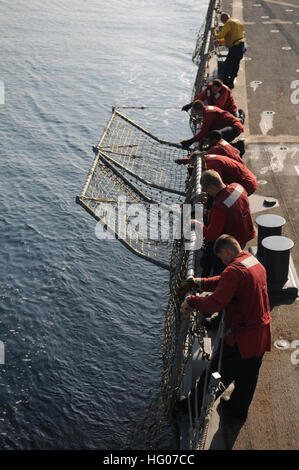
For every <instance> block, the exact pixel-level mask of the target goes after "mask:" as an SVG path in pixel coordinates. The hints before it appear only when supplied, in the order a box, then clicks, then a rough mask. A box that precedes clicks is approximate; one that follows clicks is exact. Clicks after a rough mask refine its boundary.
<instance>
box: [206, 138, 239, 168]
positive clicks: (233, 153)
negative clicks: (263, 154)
mask: <svg viewBox="0 0 299 470" xmlns="http://www.w3.org/2000/svg"><path fill="white" fill-rule="evenodd" d="M208 142H209V146H210V147H209V149H208V152H209V153H213V154H216V155H225V156H226V157H230V158H232V159H233V160H237V162H239V163H243V164H244V165H245V163H244V161H243V160H242V158H241V155H240V152H239V150H238V149H237V148H236V147H234V146H233V145H231V144H230V143H228V142H227V141H226V140H224V139H223V138H222V134H221V132H220V131H217V130H215V131H211V132H210V133H209V136H208ZM243 145H244V144H243ZM243 150H244V151H243V153H245V148H244V149H243ZM243 153H242V155H243Z"/></svg>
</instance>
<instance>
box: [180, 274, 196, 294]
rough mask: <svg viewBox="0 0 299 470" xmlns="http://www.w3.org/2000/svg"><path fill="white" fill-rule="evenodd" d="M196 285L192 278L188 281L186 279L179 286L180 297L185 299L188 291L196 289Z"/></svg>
mask: <svg viewBox="0 0 299 470" xmlns="http://www.w3.org/2000/svg"><path fill="white" fill-rule="evenodd" d="M195 287H196V284H195V282H194V280H193V278H192V279H188V280H187V281H184V282H183V283H182V285H181V287H180V288H179V291H178V295H179V298H180V299H183V298H184V297H185V295H186V294H187V292H189V291H190V290H191V289H194V288H195Z"/></svg>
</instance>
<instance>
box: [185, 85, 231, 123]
mask: <svg viewBox="0 0 299 470" xmlns="http://www.w3.org/2000/svg"><path fill="white" fill-rule="evenodd" d="M197 100H201V101H203V103H204V104H205V105H213V106H217V107H218V108H220V109H224V111H228V112H229V113H231V114H233V115H234V116H237V105H236V103H235V100H234V97H233V95H232V92H231V90H230V88H228V86H226V85H224V84H223V82H222V80H220V78H215V80H213V82H210V83H208V85H207V86H206V88H204V89H203V90H202V91H201V92H200V93H199V94H198V95H197V96H196V97H195V98H194V100H192V101H191V103H188V104H185V105H184V106H183V107H182V111H189V109H190V108H191V107H192V104H193V103H194V101H197Z"/></svg>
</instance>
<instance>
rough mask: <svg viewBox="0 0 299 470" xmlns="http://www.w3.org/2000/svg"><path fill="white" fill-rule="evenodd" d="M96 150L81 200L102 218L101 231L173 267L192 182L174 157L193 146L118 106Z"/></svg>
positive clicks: (163, 266) (168, 268)
mask: <svg viewBox="0 0 299 470" xmlns="http://www.w3.org/2000/svg"><path fill="white" fill-rule="evenodd" d="M93 150H94V152H95V159H94V162H93V165H92V167H91V170H90V172H89V176H88V179H87V181H86V184H85V186H84V189H83V191H82V193H81V195H80V196H77V199H76V201H77V203H79V204H80V205H81V206H82V207H84V209H85V210H86V211H87V212H88V213H90V214H91V215H92V216H93V217H94V218H95V219H96V220H97V221H98V222H101V223H102V225H103V227H102V230H101V232H100V234H99V236H100V235H101V236H102V237H104V231H105V230H106V231H108V232H109V233H110V234H112V235H114V236H115V238H117V239H118V240H119V241H120V242H121V243H123V244H124V245H125V246H126V247H127V248H128V249H129V250H131V251H132V252H133V253H135V254H137V255H138V256H141V257H143V258H145V259H148V260H149V261H151V262H153V263H154V264H156V265H158V266H160V267H162V268H164V269H167V270H170V259H171V252H172V247H173V243H174V241H175V240H176V239H177V238H178V237H179V238H180V230H181V228H180V226H178V224H179V223H180V216H181V210H180V207H179V205H180V204H181V203H182V202H183V201H184V200H185V194H186V184H187V182H188V178H187V177H186V171H185V169H184V168H183V167H182V166H179V165H177V164H176V163H175V159H177V158H180V157H186V156H187V155H188V151H186V150H184V149H182V147H181V146H180V145H178V144H174V143H171V142H166V141H163V140H160V139H158V138H157V137H155V136H154V135H152V134H150V133H149V132H148V131H146V130H145V129H143V128H142V127H141V126H139V125H138V124H136V123H135V122H133V121H132V120H130V119H129V118H128V117H126V116H124V115H123V114H121V113H120V112H119V111H117V110H115V109H114V110H113V113H112V116H111V119H110V120H109V122H108V124H107V126H106V128H105V130H104V133H103V136H102V138H101V139H100V141H99V143H98V145H97V146H95V147H93ZM136 218H137V219H136ZM154 222H155V223H154ZM163 224H164V225H163ZM153 226H154V229H153Z"/></svg>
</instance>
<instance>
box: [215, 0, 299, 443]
mask: <svg viewBox="0 0 299 470" xmlns="http://www.w3.org/2000/svg"><path fill="white" fill-rule="evenodd" d="M222 5H223V10H224V11H228V12H229V13H232V15H233V16H234V17H236V18H238V19H241V20H242V19H243V20H244V23H245V30H246V40H247V52H246V54H245V60H244V59H243V60H242V62H241V68H240V72H239V75H238V78H237V80H236V83H235V88H234V90H233V94H234V97H235V100H236V102H237V105H238V107H240V108H243V109H244V111H245V112H246V128H245V134H244V137H245V139H246V153H245V156H244V160H245V162H246V164H247V166H248V167H249V168H250V169H251V170H252V171H253V173H254V174H255V175H256V177H257V180H258V181H259V183H260V184H259V188H258V190H257V192H256V195H255V198H256V201H253V200H252V203H253V205H254V203H255V202H259V201H260V204H258V205H259V207H258V205H257V206H254V207H253V212H255V213H254V214H253V217H254V220H255V218H256V216H257V215H260V214H261V213H265V214H266V213H273V214H278V215H281V216H283V217H284V218H285V219H286V224H285V226H284V227H283V235H284V236H287V237H289V238H291V239H292V240H293V241H294V242H295V246H294V248H293V249H292V251H291V256H292V261H293V263H294V266H295V269H297V271H298V266H299V250H298V239H297V233H298V229H299V192H298V191H299V132H298V131H299V2H298V0H293V1H290V2H285V1H277V0H267V1H266V0H264V1H262V0H256V1H255V0H245V1H240V0H234V1H233V2H229V1H228V0H224V1H223V2H222ZM296 90H298V92H297V93H296ZM257 196H259V198H257ZM268 197H272V198H274V199H276V200H277V204H276V206H275V207H273V208H270V209H265V208H263V206H262V204H261V202H262V201H263V199H264V198H268ZM251 199H253V197H251ZM261 211H262V212H261ZM257 212H258V213H257ZM256 243H257V241H256V240H255V241H254V242H253V243H252V245H255V244H256ZM271 314H272V339H273V342H274V341H275V340H276V339H278V338H284V339H286V340H288V341H289V343H290V345H292V342H294V341H296V340H298V343H297V346H296V345H295V344H294V343H293V346H294V345H295V346H296V347H295V348H294V347H293V348H292V349H291V348H289V349H285V350H279V349H276V348H275V347H274V346H273V348H272V351H271V352H270V353H266V354H265V357H264V360H263V364H262V368H261V371H260V376H259V381H258V385H257V388H256V392H255V396H254V399H253V402H252V404H251V407H250V409H249V416H248V419H247V421H246V422H245V423H244V424H243V425H240V423H239V422H233V421H232V420H231V419H229V420H228V418H227V417H225V416H222V414H221V409H220V407H219V406H218V407H217V405H218V402H216V406H215V412H214V413H213V417H212V423H211V426H210V430H209V435H208V439H207V443H206V448H207V449H233V450H250V449H254V450H274V449H276V450H291V449H298V448H299V432H298V426H299V424H298V423H299V411H298V410H299V393H298V389H299V377H298V368H299V365H298V364H296V362H299V300H296V301H295V302H292V303H287V301H286V302H285V303H284V304H281V305H279V306H275V307H274V308H272V310H271ZM296 350H298V354H297V355H296ZM292 353H293V355H292ZM291 355H292V356H291Z"/></svg>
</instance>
